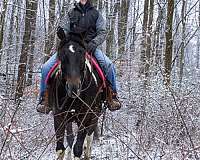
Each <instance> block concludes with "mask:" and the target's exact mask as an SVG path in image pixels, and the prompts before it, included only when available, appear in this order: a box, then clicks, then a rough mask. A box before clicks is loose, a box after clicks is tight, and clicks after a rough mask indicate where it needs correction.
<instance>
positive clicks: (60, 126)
mask: <svg viewBox="0 0 200 160" xmlns="http://www.w3.org/2000/svg"><path fill="white" fill-rule="evenodd" d="M65 115H66V114H65V113H57V114H54V128H55V133H56V141H57V142H56V153H57V156H58V160H63V158H64V154H65V147H64V145H63V142H64V134H65V121H66V120H65Z"/></svg>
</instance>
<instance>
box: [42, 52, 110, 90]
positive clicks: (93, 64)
mask: <svg viewBox="0 0 200 160" xmlns="http://www.w3.org/2000/svg"><path fill="white" fill-rule="evenodd" d="M85 58H86V61H85V64H86V66H87V67H88V69H89V71H90V72H91V74H92V77H93V79H94V81H95V83H96V85H98V84H97V78H96V76H95V74H94V73H93V71H92V68H94V69H95V70H96V71H97V73H98V75H99V77H100V79H101V80H102V82H103V88H106V77H105V74H104V73H103V71H102V69H101V67H100V66H99V64H98V62H97V61H96V59H95V58H94V57H93V56H91V55H90V54H88V53H87V52H86V54H85ZM60 68H61V63H60V61H57V62H56V63H55V64H54V66H53V67H52V68H51V70H50V71H49V73H48V75H47V77H46V79H45V83H46V84H48V82H49V80H50V79H52V78H53V77H56V76H57V75H59V73H60Z"/></svg>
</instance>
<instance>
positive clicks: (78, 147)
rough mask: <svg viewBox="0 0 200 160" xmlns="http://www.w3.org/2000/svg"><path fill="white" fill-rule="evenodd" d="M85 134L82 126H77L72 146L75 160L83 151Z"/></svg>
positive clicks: (77, 159)
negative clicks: (75, 137) (74, 141)
mask: <svg viewBox="0 0 200 160" xmlns="http://www.w3.org/2000/svg"><path fill="white" fill-rule="evenodd" d="M86 134H87V132H86V130H85V129H84V128H79V131H78V135H77V139H76V143H75V145H74V148H73V151H74V159H75V160H79V159H80V157H81V155H82V153H83V143H84V140H85V137H86Z"/></svg>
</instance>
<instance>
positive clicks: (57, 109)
mask: <svg viewBox="0 0 200 160" xmlns="http://www.w3.org/2000/svg"><path fill="white" fill-rule="evenodd" d="M85 53H86V51H85V49H84V46H83V45H81V43H80V42H75V41H69V42H66V41H62V42H61V43H60V45H59V47H58V56H57V58H58V60H59V61H60V63H61V73H60V74H59V75H58V76H57V77H56V78H54V79H51V80H50V82H49V87H48V88H49V104H50V106H51V107H52V109H53V113H54V127H55V134H56V140H57V142H56V151H57V154H58V159H63V158H64V154H65V152H66V147H65V146H64V136H65V130H66V132H67V136H66V137H67V142H68V147H67V149H68V151H69V150H73V155H74V156H73V158H75V159H77V160H79V159H80V157H81V156H82V154H83V151H84V159H89V158H90V156H91V155H90V154H91V142H92V138H93V133H94V129H95V128H96V126H97V123H98V117H99V116H100V115H101V112H102V103H103V101H104V99H105V96H104V94H103V93H104V92H102V90H103V89H102V85H103V83H102V80H101V79H100V78H99V76H98V74H97V72H96V71H95V70H93V71H92V72H91V70H90V69H89V68H90V67H89V66H87V65H86V58H85ZM94 75H95V77H96V78H94ZM72 122H75V123H76V124H77V126H78V132H77V137H76V142H74V134H73V130H72ZM69 157H70V156H69V155H68V158H69Z"/></svg>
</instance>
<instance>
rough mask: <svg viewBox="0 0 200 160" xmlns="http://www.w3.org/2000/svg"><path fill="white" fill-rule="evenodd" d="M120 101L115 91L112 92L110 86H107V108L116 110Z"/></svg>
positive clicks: (119, 105)
mask: <svg viewBox="0 0 200 160" xmlns="http://www.w3.org/2000/svg"><path fill="white" fill-rule="evenodd" d="M121 106H122V105H121V102H120V101H119V99H118V97H117V92H113V90H112V88H111V87H108V109H109V110H110V111H116V110H119V109H120V108H121Z"/></svg>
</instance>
